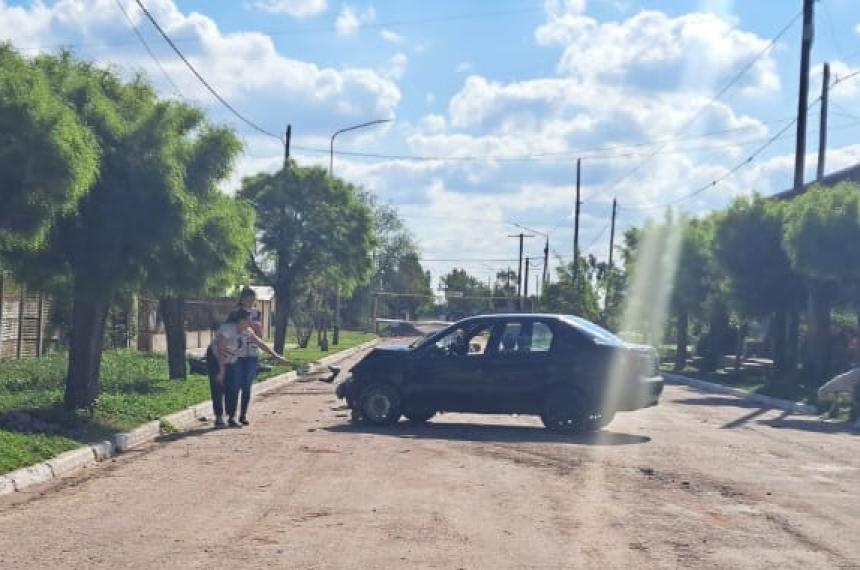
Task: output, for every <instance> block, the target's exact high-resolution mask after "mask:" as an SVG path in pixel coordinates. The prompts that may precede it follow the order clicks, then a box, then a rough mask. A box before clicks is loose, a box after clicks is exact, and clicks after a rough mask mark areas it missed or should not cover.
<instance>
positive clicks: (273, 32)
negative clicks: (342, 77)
mask: <svg viewBox="0 0 860 570" xmlns="http://www.w3.org/2000/svg"><path fill="white" fill-rule="evenodd" d="M542 10H543V8H542V7H536V6H529V7H526V8H520V9H516V10H496V11H486V12H473V13H471V14H449V15H446V16H430V17H427V18H414V19H401V20H389V21H385V22H375V23H369V24H363V25H362V26H361V29H362V30H382V29H386V28H397V27H407V26H412V25H423V24H432V23H442V22H451V21H457V20H485V19H487V18H493V17H498V16H509V15H517V14H527V13H534V12H539V11H542ZM323 32H337V26H316V27H304V28H293V29H287V30H284V29H262V30H258V31H257V32H256V33H259V34H263V35H266V36H270V37H280V36H298V35H305V34H318V33H323ZM173 41H174V42H175V43H177V44H183V43H200V42H201V41H203V40H202V39H201V38H200V36H178V37H175V38H173ZM134 43H135V42H133V41H122V40H120V41H104V42H77V43H66V44H48V45H41V46H23V47H17V48H16V49H17V50H19V51H41V50H54V49H78V48H88V47H102V46H103V47H122V46H129V45H133V44H134Z"/></svg>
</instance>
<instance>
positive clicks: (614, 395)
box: [337, 314, 663, 433]
mask: <svg viewBox="0 0 860 570" xmlns="http://www.w3.org/2000/svg"><path fill="white" fill-rule="evenodd" d="M351 373H352V374H351V377H349V378H347V379H346V380H345V381H344V382H343V383H341V384H339V385H338V386H337V396H338V397H339V398H343V399H345V400H346V402H347V404H348V405H349V407H350V408H351V409H352V416H353V419H354V420H357V421H363V422H367V423H370V424H375V425H388V424H393V423H396V422H397V421H398V420H399V419H400V417H401V416H402V415H405V416H406V418H408V419H409V420H412V421H416V422H424V421H427V420H429V419H430V418H431V417H433V416H434V415H435V414H436V413H438V412H468V413H488V414H499V413H501V414H534V415H538V416H540V418H541V420H542V421H543V423H544V425H545V426H546V427H547V428H550V429H553V430H556V431H561V432H568V433H581V432H587V431H593V430H596V429H600V428H601V427H603V426H605V425H607V424H609V422H611V421H612V419H613V418H614V416H615V413H616V412H620V411H630V410H636V409H639V408H644V407H647V406H653V405H655V404H657V402H658V400H659V397H660V394H661V393H662V391H663V378H662V376H661V375H660V372H659V362H658V358H657V351H656V350H655V349H654V348H652V347H649V346H642V345H635V344H630V343H627V342H624V341H623V340H621V339H620V338H618V337H617V336H615V335H614V334H612V333H611V332H609V331H607V330H605V329H603V328H601V327H599V326H598V325H595V324H594V323H591V322H589V321H587V320H585V319H582V318H580V317H574V316H565V315H545V314H509V315H487V316H478V317H470V318H467V319H464V320H462V321H459V322H457V323H454V324H453V325H451V326H449V327H447V328H445V329H443V330H441V331H439V332H437V333H434V334H431V335H429V336H427V337H425V338H423V339H421V340H420V341H417V342H415V343H413V344H412V345H409V346H383V347H379V348H376V349H374V350H373V351H372V352H371V353H370V354H368V355H367V356H365V357H364V359H362V360H361V361H360V362H359V363H358V364H356V365H355V366H354V367H353V368H352V370H351Z"/></svg>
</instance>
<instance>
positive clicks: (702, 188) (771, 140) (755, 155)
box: [619, 70, 860, 211]
mask: <svg viewBox="0 0 860 570" xmlns="http://www.w3.org/2000/svg"><path fill="white" fill-rule="evenodd" d="M858 75H860V70H857V71H855V72H853V73H849V74H848V75H846V76H844V77H841V78H839V79H837V80H835V81H834V82H833V83H831V84H830V88H831V89H833V88H835V87H836V86H837V85H839V84H840V83H843V82H845V81H848V80H849V79H852V78H854V77H856V76H858ZM819 101H821V97H820V96H819V97H817V98H816V99H815V100H814V101H812V102H811V103H809V105H808V106H807V109H809V108H811V107H813V106H814V105H816V104H817V103H818V102H819ZM795 123H797V119H796V118H795V119H794V120H793V121H791V122H790V123H788V124H787V125H785V126H784V127H783V128H782V129H780V130H779V131H778V132H777V133H776V134H775V135H773V136H772V137H770V138H769V139H768V140H767V142H765V143H764V144H763V145H762V146H760V147H759V148H757V149H756V150H755V152H753V153H752V154H751V155H749V156H748V157H747V158H746V159H745V160H743V161H742V162H739V163H738V164H736V165H735V166H734V167H732V168H731V169H730V170H728V171H727V172H726V173H725V174H723V175H722V176H719V177H717V178H715V179H714V180H712V181H711V182H709V183H707V184H704V185H703V186H700V187H699V188H697V189H695V190H693V191H692V192H690V193H688V194H685V195H683V196H680V197H678V198H675V199H673V200H670V201H668V202H665V203H663V204H656V205H651V206H641V207H630V206H621V205H619V208H623V209H625V210H630V211H647V210H654V209H657V208H666V207H668V206H673V205H675V204H678V203H679V202H683V201H685V200H689V199H690V198H694V197H696V196H698V195H699V194H701V193H703V192H705V191H706V190H708V189H709V188H713V187H715V186H716V185H717V184H719V183H720V182H723V181H725V180H727V179H728V178H731V177H732V176H734V175H735V174H736V173H737V172H738V171H739V170H741V169H742V168H744V167H745V166H747V165H748V164H751V163H752V162H753V161H754V160H755V159H756V158H758V156H759V155H761V153H763V152H764V151H765V150H766V149H767V148H768V147H769V146H770V145H772V144H773V143H775V142H776V141H777V140H779V139H780V138H781V137H782V135H783V134H785V133H786V132H787V131H788V130H789V129H790V128H791V127H793V126H794V125H795Z"/></svg>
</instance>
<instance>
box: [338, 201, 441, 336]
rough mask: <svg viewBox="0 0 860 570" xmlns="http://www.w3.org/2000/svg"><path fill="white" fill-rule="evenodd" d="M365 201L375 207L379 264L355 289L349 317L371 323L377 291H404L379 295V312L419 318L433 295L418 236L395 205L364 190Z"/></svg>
mask: <svg viewBox="0 0 860 570" xmlns="http://www.w3.org/2000/svg"><path fill="white" fill-rule="evenodd" d="M362 201H363V202H364V203H365V204H367V205H368V207H370V208H371V210H372V211H373V234H374V238H375V247H374V253H373V258H374V261H375V268H374V272H373V277H372V279H371V282H370V284H368V285H367V286H362V287H358V288H357V289H356V290H355V292H354V294H353V297H352V299H351V300H350V303H349V305H348V307H347V312H348V314H349V317H350V318H351V320H352V322H353V323H354V324H357V323H367V322H368V321H369V319H370V312H371V305H372V302H373V301H372V295H373V292H388V293H402V294H403V295H402V296H393V295H391V296H389V295H385V296H379V297H378V298H377V301H376V302H377V312H378V315H381V316H385V317H394V318H401V317H403V316H408V317H409V318H415V316H416V315H417V314H418V312H419V311H420V309H421V308H422V306H424V305H426V304H427V302H428V301H429V300H431V299H432V297H433V291H432V289H431V284H430V274H429V273H428V272H427V271H426V270H425V269H424V268H423V266H422V265H421V262H420V259H419V258H420V251H419V248H418V245H417V244H416V243H415V238H414V237H413V236H412V234H411V233H410V232H409V230H408V229H407V228H406V226H405V224H404V223H403V220H402V219H401V217H400V215H399V213H398V212H397V210H396V209H395V208H393V207H392V206H390V205H388V204H382V203H379V202H378V201H377V200H376V199H375V198H374V197H373V196H372V195H370V194H366V193H365V194H362Z"/></svg>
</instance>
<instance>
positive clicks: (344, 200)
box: [239, 164, 374, 353]
mask: <svg viewBox="0 0 860 570" xmlns="http://www.w3.org/2000/svg"><path fill="white" fill-rule="evenodd" d="M239 195H240V196H241V197H242V198H243V199H245V200H248V201H249V202H250V203H251V205H252V206H253V207H254V210H255V211H256V229H257V235H258V241H259V245H260V252H259V253H260V255H258V256H256V257H255V258H253V259H252V263H251V265H252V270H253V272H254V274H255V276H256V277H257V278H259V279H262V280H263V281H264V282H266V283H267V284H269V285H270V286H272V287H273V288H274V289H275V304H276V307H275V343H274V344H275V350H276V351H277V352H279V353H283V350H284V345H285V342H286V333H287V322H288V320H289V318H290V315H291V303H292V302H293V300H294V298H295V297H296V296H297V293H298V292H299V290H300V287H301V286H302V285H303V284H306V283H309V282H310V281H311V278H312V277H321V278H324V279H326V280H327V281H328V282H329V283H331V285H332V286H333V287H339V288H340V291H341V293H342V294H344V295H349V294H350V293H351V291H352V290H353V289H354V288H355V287H356V286H358V285H360V284H361V283H364V282H366V280H367V279H368V278H369V276H370V272H371V262H370V253H371V250H372V248H373V244H374V241H373V220H372V216H371V211H370V209H369V208H368V207H367V205H366V204H364V203H363V202H362V201H361V199H360V198H359V195H358V192H357V190H356V188H355V187H354V186H352V185H351V184H348V183H346V182H344V181H343V180H340V179H338V178H331V177H329V176H328V175H327V174H326V172H325V170H323V169H321V168H318V167H299V166H296V165H294V164H292V165H290V166H289V168H287V169H286V170H283V169H282V170H280V171H279V172H277V173H275V174H268V173H263V174H257V175H255V176H252V177H250V178H246V179H245V180H243V181H242V189H241V190H240V191H239Z"/></svg>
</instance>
